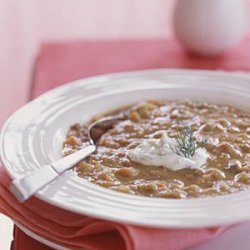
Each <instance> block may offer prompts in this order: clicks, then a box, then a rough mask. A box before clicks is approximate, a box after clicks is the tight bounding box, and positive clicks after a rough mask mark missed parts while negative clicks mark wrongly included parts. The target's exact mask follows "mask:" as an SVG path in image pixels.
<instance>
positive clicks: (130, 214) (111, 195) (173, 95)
mask: <svg viewBox="0 0 250 250" xmlns="http://www.w3.org/2000/svg"><path fill="white" fill-rule="evenodd" d="M183 98H189V99H192V100H196V101H208V102H212V103H220V104H230V105H234V106H237V107H240V108H243V109H248V110H249V108H250V82H249V80H248V79H247V78H243V77H240V76H233V75H231V74H228V73H223V72H213V71H189V70H150V71H138V72H130V73H120V74H113V75H104V76H99V77H94V78H88V79H83V80H79V81H77V82H73V83H70V84H66V85H63V86H61V87H59V88H56V89H54V90H52V91H49V92H47V93H45V94H44V95H42V96H41V97H39V98H37V99H35V100H34V101H32V102H30V103H28V104H27V105H25V106H24V107H22V108H21V109H19V110H18V111H17V112H15V113H14V114H13V115H12V116H11V117H10V118H9V119H8V121H7V122H6V123H5V125H4V127H3V130H2V135H1V142H0V147H1V158H2V162H3V164H4V166H5V168H6V170H7V171H8V173H9V175H10V176H11V177H12V178H20V177H21V176H24V175H26V174H28V173H30V172H31V171H33V170H35V169H37V168H40V167H43V166H44V165H45V164H48V163H50V162H53V161H54V160H56V159H58V158H60V157H61V148H62V142H63V140H64V138H65V134H66V131H67V130H68V128H69V126H70V125H71V124H72V123H75V122H78V121H79V120H88V119H89V118H90V117H92V116H93V115H95V114H98V113H101V112H104V111H107V110H110V109H114V108H117V107H119V106H122V105H125V104H131V103H133V102H136V101H138V100H141V99H183ZM37 197H39V198H40V199H42V200H44V201H46V202H48V203H51V204H53V205H55V206H58V207H61V208H63V209H66V210H70V211H72V212H76V213H80V214H84V215H89V216H93V217H97V218H102V219H105V220H111V221H116V222H122V223H130V224H136V225H144V226H150V227H162V228H170V227H173V228H193V227H207V226H216V225H222V224H229V223H235V222H239V221H245V220H248V219H250V210H249V207H250V191H244V192H239V193H236V194H231V195H226V196H219V197H211V198H194V199H184V200H175V199H161V198H148V197H140V196H135V195H129V194H123V193H119V192H115V191H111V190H108V189H105V188H102V187H100V186H97V185H94V184H91V183H89V182H87V181H85V180H84V179H82V178H80V177H78V176H77V175H76V174H75V173H74V172H73V171H68V172H66V173H65V174H63V175H62V176H60V177H59V178H58V179H57V180H56V181H54V182H53V183H52V184H50V185H48V186H47V187H46V188H44V189H43V190H41V191H40V192H39V193H38V194H37Z"/></svg>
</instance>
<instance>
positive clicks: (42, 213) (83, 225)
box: [0, 168, 224, 250]
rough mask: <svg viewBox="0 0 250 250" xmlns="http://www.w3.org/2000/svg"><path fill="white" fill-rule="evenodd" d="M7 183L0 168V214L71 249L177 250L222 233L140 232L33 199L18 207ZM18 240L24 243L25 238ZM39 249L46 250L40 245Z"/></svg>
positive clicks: (216, 230) (32, 245)
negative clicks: (22, 240)
mask: <svg viewBox="0 0 250 250" xmlns="http://www.w3.org/2000/svg"><path fill="white" fill-rule="evenodd" d="M9 183H10V178H9V177H8V175H7V174H6V172H5V171H4V170H3V168H0V212H2V213H3V214H5V215H7V216H8V217H10V218H11V219H13V220H14V221H16V222H19V223H20V224H22V225H23V226H25V227H27V228H29V229H30V230H32V231H33V232H34V233H36V234H38V235H41V236H42V237H44V238H46V239H48V240H51V241H53V242H57V243H59V244H61V245H64V246H67V247H69V248H71V249H77V250H80V249H84V248H87V249H92V250H117V249H119V250H123V249H126V250H140V249H141V250H152V249H167V250H174V249H175V250H177V249H183V248H185V247H188V246H192V245H194V244H198V243H200V242H203V241H204V240H207V239H209V238H211V237H214V236H216V235H217V234H219V233H220V232H221V231H223V229H224V228H210V229H192V230H168V229H166V230H164V229H152V228H143V227H138V226H130V225H125V224H119V223H113V222H108V221H103V220H99V219H94V218H89V217H86V216H82V215H78V214H74V213H71V212H68V211H65V210H62V209H59V208H57V207H54V206H51V205H49V204H47V203H45V202H43V201H41V200H39V199H36V198H32V199H30V200H29V201H27V202H25V203H24V204H21V203H19V202H18V201H17V200H16V199H15V198H14V197H13V196H12V194H11V193H10V192H9V190H8V186H9ZM19 234H20V233H19ZM17 236H18V235H17ZM21 236H22V238H23V239H25V236H23V235H21ZM27 243H28V245H27ZM37 244H38V243H37V242H35V241H25V242H22V244H21V246H20V242H19V246H20V248H17V246H15V247H14V250H24V249H25V250H29V249H30V250H34V249H38V247H36V246H37ZM38 245H39V244H38ZM24 246H25V248H24ZM22 247H23V248H22ZM39 249H42V250H47V249H49V248H47V247H45V246H42V247H41V245H39Z"/></svg>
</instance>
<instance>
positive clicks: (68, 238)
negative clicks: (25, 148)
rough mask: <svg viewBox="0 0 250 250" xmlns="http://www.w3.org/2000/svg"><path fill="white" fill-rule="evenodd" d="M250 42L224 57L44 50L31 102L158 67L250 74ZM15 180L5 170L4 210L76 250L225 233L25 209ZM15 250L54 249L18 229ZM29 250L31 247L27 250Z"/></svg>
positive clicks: (162, 48)
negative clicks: (72, 85) (93, 79)
mask: <svg viewBox="0 0 250 250" xmlns="http://www.w3.org/2000/svg"><path fill="white" fill-rule="evenodd" d="M248 44H249V39H246V40H245V41H243V43H242V44H241V45H240V46H239V47H238V48H236V49H235V50H233V51H231V52H228V53H227V54H225V55H224V56H221V57H217V58H210V59H204V58H199V57H191V56H190V55H188V54H187V53H185V52H184V51H183V50H182V48H181V46H180V45H179V44H178V42H176V41H175V40H134V41H131V40H130V41H129V40H128V41H102V42H101V41H82V42H80V41H79V42H67V43H52V44H49V43H48V44H45V45H43V46H42V48H41V51H40V54H39V57H38V60H37V64H36V68H35V71H34V76H33V83H32V88H31V97H35V96H38V95H40V94H41V93H43V92H44V91H46V90H49V89H51V88H54V87H56V86H58V85H60V84H62V83H65V82H69V81H72V80H76V79H79V78H83V77H88V76H93V75H98V74H104V73H112V72H119V71H129V70H139V69H152V68H198V69H224V70H241V71H242V70H245V71H249V70H250V46H248ZM9 181H10V179H9V178H8V176H7V174H6V173H5V172H4V171H3V169H1V170H0V210H1V211H2V213H4V214H6V215H7V216H9V217H10V218H12V219H14V220H15V221H17V222H19V223H20V224H22V225H24V226H25V227H27V228H29V229H30V230H31V231H33V232H34V233H36V234H38V235H40V236H42V237H44V238H47V239H49V240H51V241H53V242H57V243H59V244H62V245H65V246H68V247H70V248H72V249H83V248H84V247H86V248H89V249H101V250H105V249H108V250H112V249H114V250H118V249H119V250H122V249H133V250H147V249H150V250H151V249H167V250H172V249H176V250H179V249H183V248H186V247H188V246H192V245H195V244H198V243H200V242H203V241H205V240H207V239H209V238H211V237H214V236H216V235H218V234H219V233H220V232H221V231H223V230H224V228H210V229H196V230H195V229H192V230H188V229H187V230H172V229H166V230H160V229H152V228H143V227H136V226H130V225H124V224H119V223H112V222H107V221H103V220H98V219H94V218H89V217H85V216H81V215H77V214H73V213H70V212H68V211H65V210H62V209H59V208H56V207H54V206H51V205H49V204H46V203H44V202H42V201H40V200H38V199H36V198H33V199H31V200H30V201H28V202H26V203H25V204H19V203H18V202H17V201H16V200H15V199H14V198H13V196H12V195H11V194H10V193H9V191H8V188H7V187H8V184H9ZM15 235H16V239H15V243H14V248H13V249H14V250H35V249H37V250H38V249H39V250H40V249H41V250H49V249H50V248H48V247H45V246H42V245H41V244H39V243H37V242H36V241H34V240H32V239H30V238H29V237H27V236H25V235H24V234H22V232H21V231H19V230H16V234H15ZM24 245H25V248H23V246H24Z"/></svg>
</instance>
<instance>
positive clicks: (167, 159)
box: [127, 133, 209, 171]
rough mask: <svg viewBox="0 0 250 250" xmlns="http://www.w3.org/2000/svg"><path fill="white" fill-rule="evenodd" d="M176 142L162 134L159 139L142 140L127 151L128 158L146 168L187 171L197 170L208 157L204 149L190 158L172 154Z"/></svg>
mask: <svg viewBox="0 0 250 250" xmlns="http://www.w3.org/2000/svg"><path fill="white" fill-rule="evenodd" d="M173 147H176V141H175V140H174V139H172V138H170V137H168V136H167V134H166V133H163V134H162V137H161V138H160V139H142V141H141V142H140V144H139V145H138V146H137V147H136V148H134V149H131V150H129V151H128V153H127V154H128V156H129V158H130V159H131V160H132V161H135V162H138V163H141V164H144V165H146V166H148V165H149V166H162V167H164V168H167V169H169V170H172V171H177V170H181V169H184V168H188V169H199V168H201V167H202V166H203V165H204V164H205V163H206V162H207V159H208V157H209V154H208V153H207V151H206V149H203V148H198V149H197V150H196V151H195V153H194V155H193V156H191V157H190V158H187V157H184V156H181V155H178V154H176V153H175V152H173V150H172V148H173Z"/></svg>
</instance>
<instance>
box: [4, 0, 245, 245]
mask: <svg viewBox="0 0 250 250" xmlns="http://www.w3.org/2000/svg"><path fill="white" fill-rule="evenodd" d="M235 1H237V0H235ZM174 2H175V1H174V0H74V1H72V0H47V1H46V0H35V1H34V0H0V107H1V112H0V126H1V125H2V123H3V121H4V120H5V119H6V118H7V116H8V115H9V114H11V113H12V112H13V111H14V110H16V109H17V108H18V107H20V106H21V105H22V104H24V103H25V101H26V100H27V96H28V89H29V84H30V80H31V79H30V78H31V72H32V65H33V63H34V61H35V56H36V55H37V54H38V51H39V46H40V45H41V43H43V42H45V41H58V40H60V41H61V40H76V39H86V38H87V39H95V38H96V39H100V38H101V39H117V38H146V37H148V38H163V37H168V36H171V35H172V29H171V13H172V9H173V3H174ZM247 4H248V9H249V10H250V4H249V1H247ZM249 26H250V25H249ZM249 32H250V29H249ZM166 46H167V45H166ZM11 233H12V232H11V223H10V222H9V220H8V219H6V218H5V217H3V216H1V215H0V248H1V250H8V249H9V247H8V246H9V242H10V239H11Z"/></svg>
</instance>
